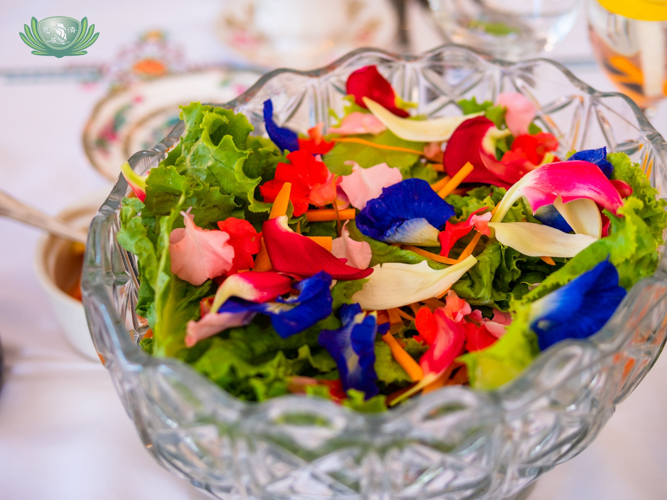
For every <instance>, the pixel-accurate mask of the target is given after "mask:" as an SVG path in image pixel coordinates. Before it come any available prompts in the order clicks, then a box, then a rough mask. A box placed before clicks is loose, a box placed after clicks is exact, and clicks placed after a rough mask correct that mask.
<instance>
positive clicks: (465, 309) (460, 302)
mask: <svg viewBox="0 0 667 500" xmlns="http://www.w3.org/2000/svg"><path fill="white" fill-rule="evenodd" d="M471 312H472V309H471V307H470V304H468V302H466V301H465V300H464V299H462V298H460V297H459V296H458V295H456V292H455V291H454V290H449V291H448V292H447V297H446V298H445V314H446V315H447V317H449V318H451V319H452V320H454V321H455V322H456V323H460V322H461V321H463V318H464V317H465V316H467V315H469V314H470V313H471Z"/></svg>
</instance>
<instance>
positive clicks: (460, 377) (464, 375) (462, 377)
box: [446, 365, 468, 385]
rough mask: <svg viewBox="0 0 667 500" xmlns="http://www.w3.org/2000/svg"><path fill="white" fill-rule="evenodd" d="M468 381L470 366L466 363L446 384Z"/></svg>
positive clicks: (460, 383)
mask: <svg viewBox="0 0 667 500" xmlns="http://www.w3.org/2000/svg"><path fill="white" fill-rule="evenodd" d="M467 381H468V368H467V367H466V366H465V365H464V366H462V367H461V368H459V370H458V371H457V372H456V373H455V374H454V376H453V377H452V378H451V379H449V380H448V381H447V383H446V385H463V384H465V383H466V382H467Z"/></svg>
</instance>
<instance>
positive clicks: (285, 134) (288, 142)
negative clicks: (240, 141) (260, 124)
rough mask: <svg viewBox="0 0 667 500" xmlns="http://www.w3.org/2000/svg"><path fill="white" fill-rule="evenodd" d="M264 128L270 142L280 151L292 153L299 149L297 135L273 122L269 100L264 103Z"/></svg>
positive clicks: (271, 105)
mask: <svg viewBox="0 0 667 500" xmlns="http://www.w3.org/2000/svg"><path fill="white" fill-rule="evenodd" d="M264 126H265V127H266V132H267V133H268V134H269V137H270V138H271V140H272V141H273V142H274V143H275V145H276V146H278V147H279V148H280V150H281V151H284V150H288V151H290V152H292V151H297V150H298V149H299V136H298V135H297V133H296V132H294V131H292V130H290V129H288V128H282V127H279V126H278V125H276V122H274V121H273V103H272V102H271V99H267V100H266V101H264Z"/></svg>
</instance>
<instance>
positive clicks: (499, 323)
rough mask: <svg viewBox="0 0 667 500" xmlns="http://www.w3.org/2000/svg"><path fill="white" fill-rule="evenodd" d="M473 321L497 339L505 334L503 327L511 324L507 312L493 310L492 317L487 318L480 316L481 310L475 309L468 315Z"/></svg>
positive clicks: (510, 316)
mask: <svg viewBox="0 0 667 500" xmlns="http://www.w3.org/2000/svg"><path fill="white" fill-rule="evenodd" d="M469 318H470V319H472V320H473V321H474V322H475V323H478V324H480V325H483V326H484V328H486V331H487V332H489V333H490V334H491V335H493V336H494V337H496V338H497V339H499V338H501V337H502V336H503V335H505V329H506V328H507V326H509V325H511V324H512V315H511V314H510V313H507V312H502V311H499V310H498V309H494V310H493V318H492V319H487V318H485V317H483V316H482V311H480V310H479V309H475V310H474V311H473V312H472V313H470V316H469Z"/></svg>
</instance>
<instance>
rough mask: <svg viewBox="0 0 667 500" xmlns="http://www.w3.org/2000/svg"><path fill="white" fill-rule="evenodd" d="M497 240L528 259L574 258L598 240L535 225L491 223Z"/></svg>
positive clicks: (585, 235)
mask: <svg viewBox="0 0 667 500" xmlns="http://www.w3.org/2000/svg"><path fill="white" fill-rule="evenodd" d="M489 227H490V228H493V229H494V230H495V233H496V239H497V240H498V241H499V242H500V243H502V244H503V245H505V246H508V247H510V248H513V249H514V250H517V251H519V252H521V253H522V254H524V255H528V256H529V257H574V256H575V255H577V254H578V253H579V252H581V251H582V250H583V249H584V248H586V247H587V246H588V245H590V244H592V243H595V242H596V241H597V238H594V237H593V236H589V235H587V234H568V233H564V232H563V231H559V230H558V229H555V228H553V227H549V226H544V225H542V224H534V223H532V222H489Z"/></svg>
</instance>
